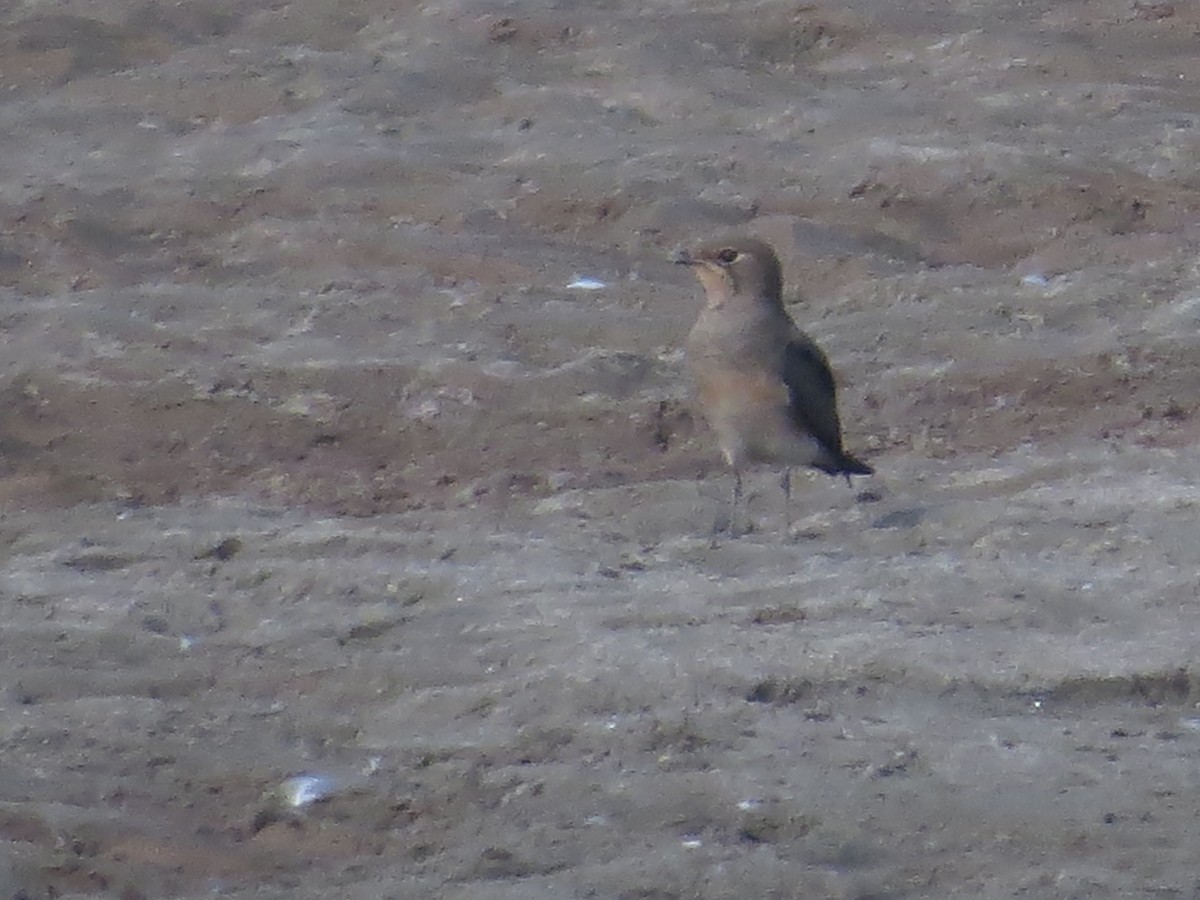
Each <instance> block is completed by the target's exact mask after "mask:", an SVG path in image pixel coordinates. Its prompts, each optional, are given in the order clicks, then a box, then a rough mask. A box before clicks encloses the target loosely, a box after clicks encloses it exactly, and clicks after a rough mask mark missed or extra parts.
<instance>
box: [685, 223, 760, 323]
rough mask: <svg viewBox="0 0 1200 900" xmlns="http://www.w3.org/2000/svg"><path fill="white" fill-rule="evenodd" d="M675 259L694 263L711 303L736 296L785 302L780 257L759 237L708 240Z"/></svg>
mask: <svg viewBox="0 0 1200 900" xmlns="http://www.w3.org/2000/svg"><path fill="white" fill-rule="evenodd" d="M675 262H677V263H680V264H681V265H687V266H692V268H693V271H694V272H695V273H696V277H697V278H699V279H700V283H701V284H702V285H704V290H705V292H706V293H707V294H708V305H709V306H720V305H722V304H723V303H724V302H725V301H727V300H729V299H731V298H733V297H751V298H754V299H756V300H766V301H769V302H772V303H776V304H780V303H782V302H783V301H782V294H783V275H782V274H781V272H780V267H779V258H778V257H777V256H776V255H775V251H774V250H772V249H771V246H770V245H769V244H767V243H766V242H764V241H760V240H758V239H756V238H729V239H727V240H717V241H708V242H707V243H704V244H701V245H700V246H698V247H696V248H695V249H694V250H681V251H680V252H679V253H678V254H677V255H676V257H675Z"/></svg>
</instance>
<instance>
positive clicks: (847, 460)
mask: <svg viewBox="0 0 1200 900" xmlns="http://www.w3.org/2000/svg"><path fill="white" fill-rule="evenodd" d="M838 472H839V473H840V474H842V475H845V476H846V484H849V483H850V476H851V475H874V474H875V470H874V469H873V468H871V467H870V466H868V465H867V464H866V463H865V462H863V461H862V460H861V459H855V458H854V457H853V456H851V455H850V454H849V453H847V454H846V455H844V456H843V457H842V459H841V462H839V463H838Z"/></svg>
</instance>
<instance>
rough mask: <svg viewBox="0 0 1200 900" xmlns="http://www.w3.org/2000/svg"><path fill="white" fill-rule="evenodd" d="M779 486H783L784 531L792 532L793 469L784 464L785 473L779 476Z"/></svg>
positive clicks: (786, 532) (785, 532)
mask: <svg viewBox="0 0 1200 900" xmlns="http://www.w3.org/2000/svg"><path fill="white" fill-rule="evenodd" d="M779 486H780V487H781V488H783V533H784V534H785V535H789V534H791V533H792V470H791V467H790V466H784V468H783V474H782V475H780V477H779Z"/></svg>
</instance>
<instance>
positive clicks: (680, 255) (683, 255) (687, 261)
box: [671, 247, 699, 266]
mask: <svg viewBox="0 0 1200 900" xmlns="http://www.w3.org/2000/svg"><path fill="white" fill-rule="evenodd" d="M671 262H673V263H675V265H677V266H695V265H699V260H697V259H695V258H694V257H693V256H692V254H691V253H690V252H688V249H687V248H686V247H684V248H682V249H681V250H679V251H677V252H676V253H675V255H674V256H672V257H671Z"/></svg>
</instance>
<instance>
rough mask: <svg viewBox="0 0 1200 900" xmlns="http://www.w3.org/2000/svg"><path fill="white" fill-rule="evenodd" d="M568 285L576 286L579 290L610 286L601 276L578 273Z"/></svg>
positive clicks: (602, 288)
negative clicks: (591, 276)
mask: <svg viewBox="0 0 1200 900" xmlns="http://www.w3.org/2000/svg"><path fill="white" fill-rule="evenodd" d="M567 287H568V288H574V289H575V290H577V291H602V290H604V289H605V288H606V287H608V285H607V284H605V283H604V282H603V281H601V280H600V279H599V278H588V277H586V276H584V275H576V276H575V277H574V278H573V279H572V280H571V283H570V284H568V285H567Z"/></svg>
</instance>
